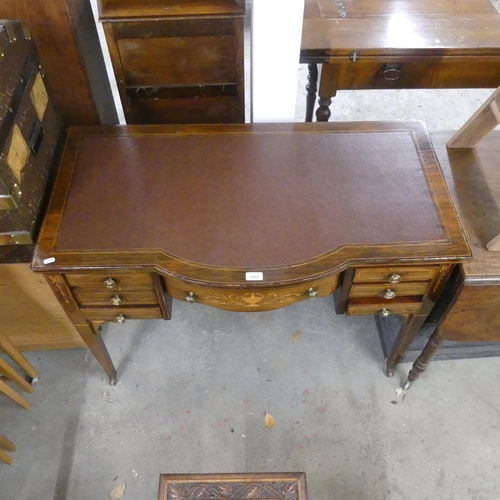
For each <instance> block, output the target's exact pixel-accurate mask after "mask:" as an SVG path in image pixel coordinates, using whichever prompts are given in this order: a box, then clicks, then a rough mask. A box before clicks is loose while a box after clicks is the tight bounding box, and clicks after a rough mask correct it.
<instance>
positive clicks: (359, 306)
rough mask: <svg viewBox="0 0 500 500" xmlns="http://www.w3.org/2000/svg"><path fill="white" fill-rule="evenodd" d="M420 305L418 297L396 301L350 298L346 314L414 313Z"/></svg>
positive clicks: (384, 314)
mask: <svg viewBox="0 0 500 500" xmlns="http://www.w3.org/2000/svg"><path fill="white" fill-rule="evenodd" d="M421 306H422V302H421V301H420V300H419V299H416V298H415V299H412V298H411V297H408V298H403V299H399V301H397V302H393V301H390V300H377V299H363V298H359V299H350V300H349V301H348V302H347V312H346V313H347V315H348V316H357V315H364V314H369V315H371V314H376V315H382V316H390V315H391V314H415V313H416V312H418V311H419V309H420V308H421Z"/></svg>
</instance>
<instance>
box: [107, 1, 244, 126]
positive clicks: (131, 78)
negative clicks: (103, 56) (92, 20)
mask: <svg viewBox="0 0 500 500" xmlns="http://www.w3.org/2000/svg"><path fill="white" fill-rule="evenodd" d="M243 4H244V2H242V5H243ZM100 12H101V16H100V19H101V20H102V21H103V25H104V29H105V32H106V39H107V42H108V46H109V48H110V56H111V61H112V64H113V69H114V72H115V76H116V80H117V84H118V89H119V92H120V97H121V100H122V104H123V107H124V112H125V116H126V119H127V123H231V122H244V121H245V110H244V40H243V29H244V27H243V17H244V5H243V8H242V7H241V6H240V5H239V3H238V2H236V1H234V0H226V1H224V2H207V1H187V2H182V3H180V4H179V3H178V2H175V3H172V5H170V4H169V5H164V3H159V2H157V1H152V0H150V1H148V2H138V1H135V0H132V1H131V0H128V1H127V0H121V1H117V0H113V1H109V0H107V1H106V0H101V2H100ZM175 12H177V14H175ZM181 13H182V15H180V14H181ZM152 16H153V17H152ZM226 87H228V88H231V89H232V92H231V93H228V92H227V91H226ZM169 90H170V91H172V92H173V94H175V95H169V92H168V91H169ZM189 92H191V93H192V95H189ZM195 94H196V95H195Z"/></svg>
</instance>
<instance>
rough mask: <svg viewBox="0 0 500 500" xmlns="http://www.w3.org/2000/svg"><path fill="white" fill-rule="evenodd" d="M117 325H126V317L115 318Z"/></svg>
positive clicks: (121, 315) (120, 315)
mask: <svg viewBox="0 0 500 500" xmlns="http://www.w3.org/2000/svg"><path fill="white" fill-rule="evenodd" d="M115 323H119V324H120V325H123V323H125V316H124V315H123V314H119V315H118V316H117V317H116V318H115Z"/></svg>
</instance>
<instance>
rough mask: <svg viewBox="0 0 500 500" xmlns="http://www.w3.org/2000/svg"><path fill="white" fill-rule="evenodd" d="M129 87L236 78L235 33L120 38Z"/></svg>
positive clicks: (215, 81)
mask: <svg viewBox="0 0 500 500" xmlns="http://www.w3.org/2000/svg"><path fill="white" fill-rule="evenodd" d="M117 44H118V51H119V53H120V60H121V63H122V67H123V74H124V76H125V84H126V86H127V87H155V86H183V85H210V84H222V83H233V82H235V81H236V78H237V74H236V44H235V41H234V37H232V36H197V37H169V38H143V39H140V38H135V39H124V40H118V43H117Z"/></svg>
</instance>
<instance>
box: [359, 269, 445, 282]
mask: <svg viewBox="0 0 500 500" xmlns="http://www.w3.org/2000/svg"><path fill="white" fill-rule="evenodd" d="M437 270H438V266H420V267H412V266H398V267H358V268H357V269H356V272H355V274H354V278H353V282H354V283H358V282H364V283H371V282H383V283H390V279H391V277H392V276H393V275H394V274H397V275H398V276H399V277H400V281H401V282H406V281H427V280H431V279H432V278H433V277H434V276H435V274H436V272H437Z"/></svg>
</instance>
